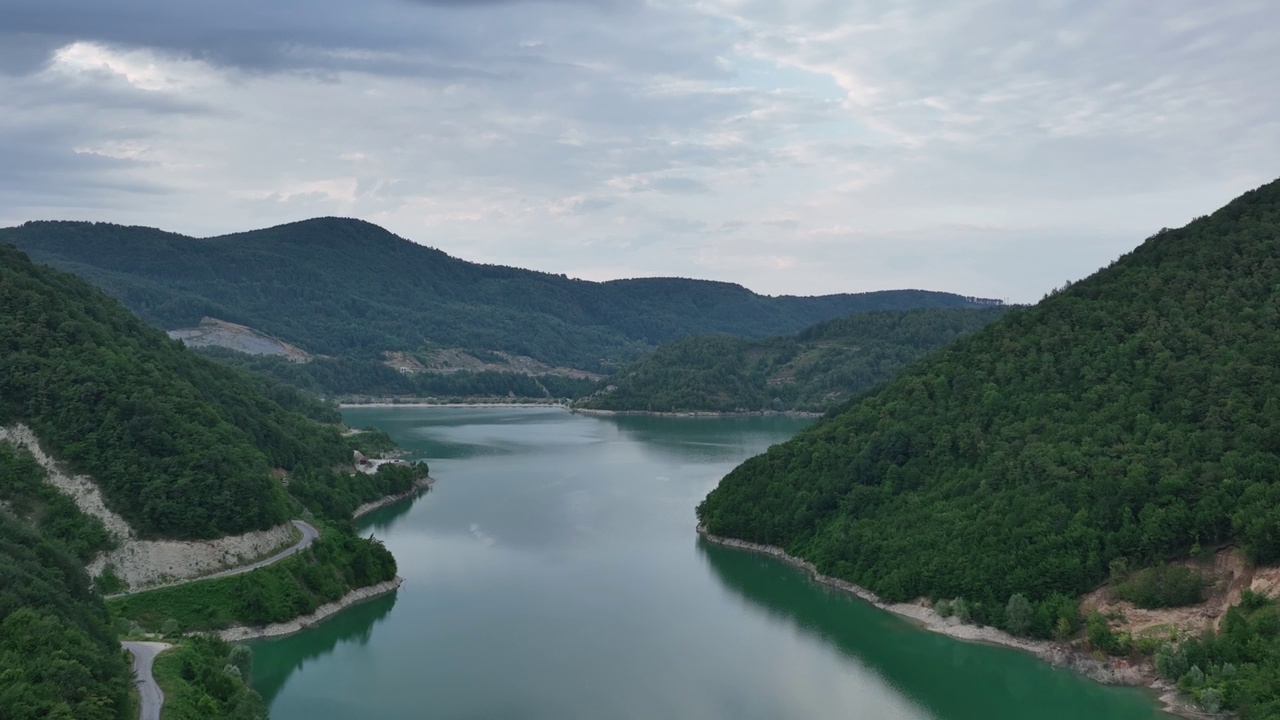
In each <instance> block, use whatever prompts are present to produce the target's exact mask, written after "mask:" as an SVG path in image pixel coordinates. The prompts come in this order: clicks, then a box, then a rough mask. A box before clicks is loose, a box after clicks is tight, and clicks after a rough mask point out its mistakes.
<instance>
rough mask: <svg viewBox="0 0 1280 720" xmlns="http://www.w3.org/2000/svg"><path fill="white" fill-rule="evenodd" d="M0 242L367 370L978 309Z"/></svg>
mask: <svg viewBox="0 0 1280 720" xmlns="http://www.w3.org/2000/svg"><path fill="white" fill-rule="evenodd" d="M6 243H7V244H12V245H15V246H17V247H18V248H19V249H21V250H24V251H25V252H27V253H28V254H30V256H31V257H32V258H33V259H34V260H36V261H37V262H41V263H46V264H49V265H52V266H54V267H57V268H59V269H62V270H67V271H69V272H73V273H76V274H78V275H80V276H81V277H83V278H85V279H87V280H89V281H90V282H91V283H93V284H95V285H97V286H98V287H100V288H102V289H103V290H105V291H106V292H107V293H108V294H110V295H112V296H114V297H116V298H118V299H120V300H121V301H122V302H123V303H124V304H125V305H126V306H127V307H129V308H130V309H131V310H133V311H134V312H136V313H137V314H138V315H139V316H141V317H142V318H143V319H145V320H146V321H147V322H149V323H152V324H154V325H157V326H159V327H162V328H165V329H170V330H173V329H179V328H192V327H196V326H197V325H199V323H200V322H201V321H202V320H203V319H204V318H206V317H208V318H215V319H217V320H221V321H225V322H228V323H235V324H240V325H245V326H248V327H250V328H253V329H254V330H255V331H258V332H260V333H264V334H266V335H268V336H271V337H273V338H278V339H280V340H283V341H286V342H288V343H292V344H294V345H297V346H298V347H299V348H300V349H301V350H303V351H306V352H309V353H318V354H324V355H334V356H360V357H364V358H375V359H377V360H379V361H381V358H382V355H381V354H382V353H383V352H386V351H413V350H417V349H419V348H421V347H423V346H424V345H427V344H434V345H438V346H445V347H457V348H465V349H475V350H488V351H501V352H505V353H510V354H512V355H517V356H528V357H530V358H533V359H534V360H537V361H540V362H544V363H549V364H551V365H567V366H570V367H573V368H579V369H586V370H593V369H601V368H604V367H612V365H613V364H614V363H618V362H622V361H627V360H631V359H634V358H636V357H638V356H639V355H641V354H642V353H643V352H645V351H647V350H649V349H651V348H652V347H654V346H656V345H658V344H660V343H663V342H667V341H670V340H674V339H676V338H679V337H684V336H688V335H693V334H697V333H708V332H718V333H730V334H734V335H741V336H746V337H764V336H767V335H776V334H782V333H790V332H796V331H798V330H800V329H802V328H804V327H806V326H809V325H812V324H814V323H817V322H821V321H823V320H829V319H832V318H836V317H840V316H844V315H849V314H851V313H855V312H863V311H867V310H889V309H907V308H914V307H969V306H972V305H974V304H975V302H974V300H972V299H966V298H964V297H961V296H958V295H952V294H948V293H938V292H926V291H921V290H896V291H888V292H874V293H861V294H847V295H828V296H822V297H766V296H761V295H757V294H755V293H753V292H751V291H749V290H747V289H746V288H743V287H741V286H738V285H732V284H728V283H721V282H708V281H702V280H686V279H680V278H649V279H639V280H617V281H612V282H604V283H596V282H587V281H583V280H572V279H569V278H566V277H565V276H563V275H553V274H549V273H541V272H533V271H529V270H521V269H517V268H510V267H501V266H496V265H478V264H475V263H470V262H466V261H464V260H459V259H457V258H453V257H450V256H448V255H446V254H445V253H443V252H441V251H439V250H435V249H432V248H428V247H425V246H422V245H418V244H415V243H413V242H410V241H408V240H405V239H402V238H399V237H397V236H395V235H393V234H391V233H389V232H387V231H386V230H383V229H382V228H380V227H378V226H376V225H372V224H370V223H366V222H362V221H359V220H349V219H338V218H319V219H314V220H308V221H304V222H297V223H292V224H288V225H281V226H279V227H273V228H268V229H265V230H255V231H252V232H245V233H238V234H234V235H225V236H221V237H213V238H192V237H185V236H182V235H176V234H173V233H167V232H162V231H160V230H155V229H151V228H142V227H123V226H120V225H110V224H104V223H83V222H30V223H27V224H25V225H22V226H20V227H12V228H6V229H0V244H6Z"/></svg>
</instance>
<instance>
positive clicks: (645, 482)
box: [252, 408, 1170, 720]
mask: <svg viewBox="0 0 1280 720" xmlns="http://www.w3.org/2000/svg"><path fill="white" fill-rule="evenodd" d="M343 416H344V418H345V419H346V422H347V424H348V425H350V426H352V427H366V426H370V425H373V426H377V427H379V428H381V429H383V430H386V431H387V432H388V433H390V434H391V436H392V437H393V438H395V439H396V441H397V442H399V443H400V444H401V445H402V446H403V447H405V448H407V449H409V450H410V451H411V452H412V453H413V455H412V457H413V458H415V459H417V458H422V459H427V460H428V461H429V462H430V464H431V473H432V475H433V476H434V477H436V478H437V482H436V485H435V487H434V488H433V489H432V490H431V491H430V492H428V493H426V494H424V495H421V496H419V497H418V498H416V499H414V500H411V501H406V502H403V503H399V504H397V505H393V506H389V507H386V508H383V509H381V510H379V511H377V512H375V513H373V514H371V515H369V516H367V517H365V518H363V519H362V521H361V527H362V528H363V530H364V532H365V534H369V533H372V534H373V535H374V536H375V537H377V538H378V539H380V540H382V541H383V542H385V543H386V544H387V547H389V548H390V549H391V550H392V551H393V552H394V553H395V556H396V558H397V560H398V561H399V567H400V575H402V576H403V577H404V579H405V582H404V586H403V587H402V588H400V590H399V591H397V592H396V593H395V594H393V595H389V596H386V597H383V598H380V599H377V600H374V601H371V602H368V603H365V604H362V605H358V606H356V607H353V608H351V609H349V610H346V611H344V612H343V613H341V614H339V615H338V616H336V617H334V618H333V619H331V620H330V621H329V622H327V623H325V624H323V625H321V626H320V627H318V628H315V629H312V630H309V631H306V632H303V633H300V634H298V635H294V636H292V637H288V638H283V639H279V640H273V641H262V642H257V643H255V644H254V651H255V665H254V671H253V675H252V680H253V683H254V686H255V687H256V688H257V689H258V691H259V692H261V693H262V694H263V696H264V697H265V698H266V699H267V701H268V702H269V704H270V706H271V716H272V718H274V720H330V719H338V718H343V719H347V718H380V719H384V720H400V719H404V720H408V719H410V718H412V719H414V720H418V719H421V718H460V719H462V718H465V719H479V718H521V719H523V718H530V719H546V720H552V719H556V720H563V719H567V718H574V719H576V718H583V719H587V718H590V719H592V720H596V719H613V718H637V719H641V718H643V719H646V720H647V719H649V718H690V719H695V718H696V719H707V720H711V719H720V718H724V719H726V720H728V719H732V720H754V719H760V720H764V719H766V718H769V719H773V718H778V719H782V718H786V719H788V720H790V719H796V720H809V719H815V720H816V719H826V718H858V719H865V720H925V719H938V720H943V719H945V720H970V719H972V720H1001V719H1005V718H1008V719H1010V720H1012V719H1014V718H1017V719H1019V720H1023V719H1027V718H1035V719H1044V720H1058V719H1061V720H1067V719H1072V720H1106V719H1108V718H1115V719H1116V720H1120V719H1121V718H1123V719H1124V720H1146V719H1150V720H1156V719H1157V718H1160V719H1163V720H1168V719H1169V717H1170V716H1168V715H1165V714H1163V713H1160V712H1159V711H1158V710H1157V708H1156V705H1155V702H1154V699H1153V697H1152V696H1151V695H1149V694H1147V693H1145V692H1143V691H1140V690H1135V689H1130V688H1111V687H1105V686H1102V685H1099V684H1096V683H1094V682H1092V681H1089V680H1087V679H1085V678H1083V677H1081V676H1079V675H1076V674H1074V673H1072V672H1070V671H1066V670H1056V669H1053V668H1051V667H1049V666H1047V665H1045V664H1043V663H1041V662H1039V661H1038V660H1036V659H1035V658H1033V657H1031V656H1030V655H1026V654H1023V653H1020V652H1017V651H1014V650H1009V649H1006V648H999V647H991V646H985V645H977V644H972V643H963V642H959V641H956V640H952V639H950V638H947V637H943V636H941V635H936V634H933V633H929V632H925V631H922V630H919V629H917V628H916V627H914V626H912V625H911V624H909V623H908V622H906V621H904V620H902V619H900V618H897V617H896V616H892V615H889V614H887V613H884V612H881V611H879V610H876V609H875V608H873V607H871V606H869V605H867V604H865V603H863V602H861V601H858V600H856V599H854V598H851V597H849V596H847V595H845V594H843V593H840V592H838V591H835V590H831V589H829V588H826V587H824V586H822V585H818V584H816V583H813V582H811V581H810V580H809V579H808V578H806V577H805V575H804V574H803V573H801V572H800V571H798V570H796V569H794V568H792V567H790V566H789V565H786V564H785V563H781V562H778V561H776V560H772V559H769V558H766V557H762V556H759V555H754V554H751V553H747V552H742V551H737V550H731V549H727V548H723V547H719V546H715V545H711V544H708V543H706V542H705V541H702V540H701V539H700V538H699V537H698V536H697V534H696V533H695V532H694V525H695V519H694V512H693V511H694V507H695V506H696V505H697V504H698V503H699V502H700V501H701V500H702V498H703V497H705V496H706V494H707V492H709V491H710V490H711V489H712V488H713V487H714V486H715V484H716V483H717V482H718V481H719V480H720V478H721V477H723V476H724V474H725V473H727V472H729V471H730V470H731V469H732V468H733V467H734V466H735V465H737V464H738V463H739V462H741V461H742V460H744V459H746V458H747V457H749V456H751V455H753V454H755V453H758V452H761V451H763V450H764V449H766V448H767V447H769V446H770V445H772V444H775V443H778V442H782V441H784V440H786V439H787V438H789V437H791V436H792V435H793V434H794V433H796V432H797V431H798V430H800V429H801V428H802V427H804V425H805V424H806V421H805V420H801V419H795V418H785V417H749V418H655V417H608V418H600V417H587V416H579V415H573V414H570V413H568V412H565V411H562V410H558V409H554V408H497V409H491V408H354V409H348V410H344V411H343Z"/></svg>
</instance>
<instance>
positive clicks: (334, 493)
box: [289, 462, 428, 521]
mask: <svg viewBox="0 0 1280 720" xmlns="http://www.w3.org/2000/svg"><path fill="white" fill-rule="evenodd" d="M427 470H428V468H427V464H426V463H425V462H420V463H417V464H416V465H412V466H409V465H398V464H397V465H383V466H381V467H379V468H378V472H376V473H374V474H372V475H366V474H364V473H356V474H355V475H351V474H349V473H348V472H346V471H345V470H341V471H333V470H307V469H304V470H299V471H298V472H295V473H294V474H293V475H292V476H291V477H290V478H289V493H290V494H291V495H293V496H294V497H296V498H298V500H300V501H301V502H302V503H303V504H304V505H306V507H307V508H308V509H309V510H311V511H312V512H314V513H316V514H317V515H320V516H322V517H325V518H329V519H330V520H334V521H341V520H347V519H350V518H351V514H352V513H353V512H355V509H356V508H357V507H359V506H361V505H363V504H365V503H367V502H372V501H374V500H377V499H379V498H382V497H386V496H387V495H398V494H400V493H403V492H408V491H409V490H411V489H412V488H413V485H414V483H415V482H417V481H418V480H419V479H420V478H422V477H425V476H426V474H427Z"/></svg>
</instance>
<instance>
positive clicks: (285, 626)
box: [218, 575, 404, 642]
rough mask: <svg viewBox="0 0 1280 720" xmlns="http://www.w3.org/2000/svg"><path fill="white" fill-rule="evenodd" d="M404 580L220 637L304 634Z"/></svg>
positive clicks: (229, 639) (230, 639) (225, 632)
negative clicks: (297, 616)
mask: <svg viewBox="0 0 1280 720" xmlns="http://www.w3.org/2000/svg"><path fill="white" fill-rule="evenodd" d="M403 582H404V578H402V577H400V576H399V575H397V576H396V577H395V578H393V579H391V580H387V581H386V582H381V583H378V584H377V585H370V586H369V587H363V588H359V589H356V590H352V591H351V592H349V593H347V594H346V595H343V596H342V597H341V598H339V599H338V600H335V601H333V602H331V603H328V604H325V605H321V606H320V607H318V608H316V611H315V612H313V613H311V614H310V615H303V616H302V617H299V618H295V619H293V620H290V621H289V622H283V623H276V624H274V625H266V626H263V627H244V626H240V627H231V628H227V629H225V630H219V631H218V637H220V638H222V639H223V640H226V641H227V642H240V641H243V640H252V639H254V638H267V637H281V636H283V635H292V634H293V633H296V632H302V631H303V630H307V629H309V628H312V627H315V626H316V625H318V624H319V623H321V622H323V621H324V620H325V619H327V618H328V617H329V616H331V615H335V614H337V613H339V612H341V611H342V610H345V609H347V608H349V607H351V606H352V605H355V604H356V603H360V602H364V601H365V600H370V599H372V598H375V597H378V596H379V595H385V594H387V593H389V592H394V591H395V590H396V588H399V587H400V585H401V583H403Z"/></svg>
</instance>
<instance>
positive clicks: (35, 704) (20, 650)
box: [0, 510, 130, 720]
mask: <svg viewBox="0 0 1280 720" xmlns="http://www.w3.org/2000/svg"><path fill="white" fill-rule="evenodd" d="M108 621H109V617H108V615H107V609H106V607H105V606H104V605H103V603H102V599H101V598H100V597H98V596H97V595H95V594H94V592H93V589H92V586H91V585H90V584H89V578H88V577H87V576H86V575H85V573H84V570H83V569H81V568H80V567H79V565H78V564H77V563H76V561H75V560H74V559H73V558H71V557H70V556H69V555H67V554H66V553H65V552H64V551H63V550H62V549H61V548H60V547H58V546H57V544H56V543H53V542H49V541H47V540H44V539H42V538H41V537H39V536H38V535H36V534H35V533H34V532H32V531H31V530H29V529H27V528H26V527H23V526H22V525H20V524H19V523H18V522H17V521H15V520H14V519H13V518H11V517H10V516H9V515H8V514H7V513H6V512H5V511H3V510H0V668H4V671H3V672H0V715H3V716H4V717H6V718H13V719H14V720H46V719H48V720H54V719H57V720H71V719H72V718H75V719H76V720H125V719H126V718H128V711H129V702H128V693H129V685H130V677H129V670H128V667H127V666H126V665H125V662H124V658H123V657H122V656H121V654H120V645H119V644H118V643H117V642H116V638H115V633H113V632H111V630H110V627H109V624H108Z"/></svg>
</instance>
